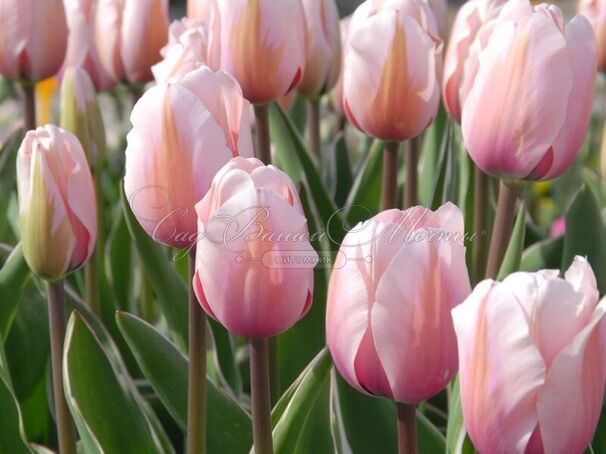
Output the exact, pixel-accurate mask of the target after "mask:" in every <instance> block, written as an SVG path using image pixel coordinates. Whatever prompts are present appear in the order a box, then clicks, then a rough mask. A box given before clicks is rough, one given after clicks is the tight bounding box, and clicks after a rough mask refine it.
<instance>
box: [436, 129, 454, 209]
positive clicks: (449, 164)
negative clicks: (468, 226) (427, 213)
mask: <svg viewBox="0 0 606 454" xmlns="http://www.w3.org/2000/svg"><path fill="white" fill-rule="evenodd" d="M453 130H454V126H453V124H452V121H451V120H450V119H449V120H447V127H446V132H445V139H444V141H443V142H442V147H441V149H440V157H439V159H438V164H437V169H438V172H437V178H436V179H435V182H434V186H433V196H432V199H431V208H432V209H437V208H438V207H440V206H442V205H443V204H444V203H445V202H446V201H447V200H449V195H450V192H451V191H452V190H454V188H455V185H453V184H451V183H452V181H453V180H454V178H455V176H454V175H455V172H456V168H457V166H456V163H455V153H454V149H453V147H454V146H453V143H454V131H453ZM452 200H454V199H452Z"/></svg>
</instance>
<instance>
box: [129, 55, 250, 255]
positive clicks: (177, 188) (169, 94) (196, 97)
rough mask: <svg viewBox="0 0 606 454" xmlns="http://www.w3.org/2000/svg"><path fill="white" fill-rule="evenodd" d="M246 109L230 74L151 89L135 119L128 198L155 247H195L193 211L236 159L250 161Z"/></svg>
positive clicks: (201, 74) (193, 75)
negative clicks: (219, 174) (221, 171)
mask: <svg viewBox="0 0 606 454" xmlns="http://www.w3.org/2000/svg"><path fill="white" fill-rule="evenodd" d="M248 114H249V103H248V101H246V100H245V99H244V98H243V97H242V92H241V90H240V87H239V86H238V83H237V82H236V81H235V80H234V79H233V78H232V77H231V76H230V75H228V74H226V73H224V72H222V71H219V72H216V73H215V72H213V71H212V70H210V69H209V68H207V67H205V66H202V67H200V68H198V69H196V70H194V71H191V72H189V73H187V74H186V75H184V76H181V77H180V78H175V79H171V81H170V82H167V83H162V84H159V85H157V86H154V87H152V88H151V89H149V90H148V91H147V92H146V93H145V94H144V95H143V96H142V97H141V99H140V100H139V101H138V102H137V104H136V105H135V108H134V109H133V112H132V115H131V123H132V125H133V128H132V130H131V131H130V133H129V134H128V136H127V141H128V146H127V148H126V174H125V176H124V190H125V193H126V196H127V198H128V201H129V203H130V205H131V209H132V211H133V213H134V214H135V216H136V217H137V219H138V221H139V223H140V224H141V226H142V227H143V228H144V229H145V231H146V232H147V233H148V234H149V235H150V236H151V237H152V238H153V239H154V240H155V241H158V242H160V243H163V244H166V245H169V246H173V247H188V246H190V245H191V244H193V243H194V242H195V240H196V234H197V226H196V213H195V211H194V206H195V204H196V203H197V202H198V201H199V200H200V199H202V197H204V195H205V194H206V192H207V191H208V189H209V188H210V184H211V182H212V180H213V177H214V176H215V174H216V173H217V172H218V171H219V169H220V168H221V167H223V165H224V164H225V163H227V162H228V161H229V160H230V159H231V158H232V157H233V156H238V155H243V156H252V137H251V132H250V120H249V117H248Z"/></svg>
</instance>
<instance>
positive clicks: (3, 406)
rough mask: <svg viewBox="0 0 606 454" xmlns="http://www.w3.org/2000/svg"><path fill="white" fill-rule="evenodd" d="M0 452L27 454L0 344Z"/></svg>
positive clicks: (19, 413) (27, 449)
mask: <svg viewBox="0 0 606 454" xmlns="http://www.w3.org/2000/svg"><path fill="white" fill-rule="evenodd" d="M0 452H6V453H11V454H21V453H24V454H29V453H31V450H30V449H29V447H28V445H27V439H26V438H25V433H24V429H23V422H22V419H21V410H20V408H19V403H18V402H17V397H16V396H15V393H14V391H13V387H12V382H11V378H10V374H9V372H8V365H7V362H6V358H5V356H4V349H3V347H2V342H0Z"/></svg>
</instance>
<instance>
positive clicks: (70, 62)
mask: <svg viewBox="0 0 606 454" xmlns="http://www.w3.org/2000/svg"><path fill="white" fill-rule="evenodd" d="M96 1H97V0H64V2H65V12H66V17H67V27H68V29H69V35H68V39H67V54H66V56H65V61H64V62H63V68H62V69H61V73H62V74H63V72H64V71H65V70H66V69H67V68H68V67H70V66H80V67H81V68H82V69H84V70H85V71H86V72H87V73H88V75H89V77H90V78H91V80H92V82H93V84H94V86H95V89H96V90H97V91H106V90H111V89H113V88H114V87H115V85H116V81H115V80H113V79H112V77H111V76H110V75H109V74H108V72H107V71H106V70H105V68H104V67H103V65H102V64H101V60H100V59H99V53H98V52H97V44H96V42H95V11H96Z"/></svg>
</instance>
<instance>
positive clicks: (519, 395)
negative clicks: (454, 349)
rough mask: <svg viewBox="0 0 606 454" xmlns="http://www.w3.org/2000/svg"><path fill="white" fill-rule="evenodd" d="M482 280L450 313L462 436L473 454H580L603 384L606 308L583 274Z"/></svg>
mask: <svg viewBox="0 0 606 454" xmlns="http://www.w3.org/2000/svg"><path fill="white" fill-rule="evenodd" d="M558 274H559V273H558V271H557V270H542V271H539V272H537V273H522V272H519V273H514V274H511V275H510V276H508V277H507V278H506V279H505V280H504V281H503V282H502V283H499V282H494V281H492V280H486V281H483V282H481V283H480V284H478V286H477V287H476V288H475V289H474V291H473V293H472V294H471V295H470V296H469V298H467V300H466V301H465V302H464V303H463V304H461V305H459V306H457V307H456V308H455V309H454V310H453V318H454V324H455V330H456V333H457V342H458V348H459V377H460V386H461V404H462V408H463V417H464V420H465V427H466V429H467V432H468V433H469V436H470V437H471V440H472V441H473V443H474V446H475V447H476V449H478V451H480V452H490V453H495V454H501V453H502V454H508V453H512V452H519V453H522V452H527V453H543V452H546V453H561V454H568V453H577V452H578V453H580V452H583V451H584V449H585V448H586V447H587V445H588V444H589V443H590V441H591V439H592V435H593V432H594V431H595V428H596V425H597V422H598V418H599V416H600V410H601V407H602V400H603V397H604V384H605V382H606V318H605V317H604V314H605V313H606V300H602V301H601V302H600V303H599V304H598V297H599V293H598V290H597V288H596V280H595V276H594V274H593V271H592V269H591V266H590V265H589V263H587V261H586V260H585V259H584V258H581V257H576V258H575V259H574V262H573V264H572V265H571V266H570V268H569V269H568V271H566V274H565V279H562V278H560V277H558Z"/></svg>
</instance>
